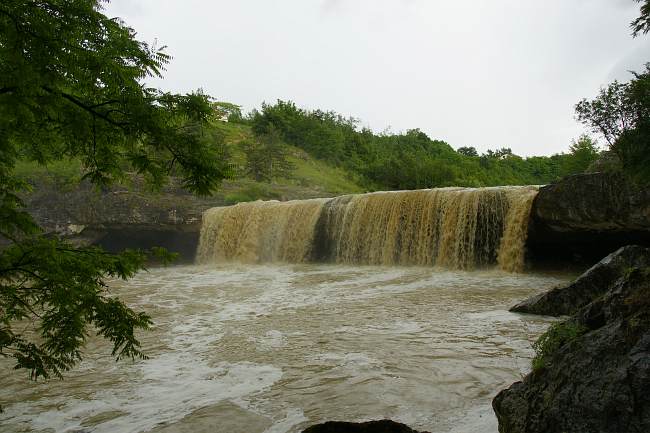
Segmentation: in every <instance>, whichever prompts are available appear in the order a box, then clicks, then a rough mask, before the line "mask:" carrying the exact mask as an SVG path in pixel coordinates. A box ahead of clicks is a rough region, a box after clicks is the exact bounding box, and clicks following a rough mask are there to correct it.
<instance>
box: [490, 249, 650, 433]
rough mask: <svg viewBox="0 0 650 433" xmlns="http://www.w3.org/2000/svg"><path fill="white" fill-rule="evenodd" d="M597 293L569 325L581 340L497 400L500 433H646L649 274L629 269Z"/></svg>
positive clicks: (649, 416)
mask: <svg viewBox="0 0 650 433" xmlns="http://www.w3.org/2000/svg"><path fill="white" fill-rule="evenodd" d="M632 251H633V250H632V249H629V248H628V249H622V250H621V251H619V256H623V255H625V254H630V253H631V252H632ZM644 251H645V252H643V251H642V250H637V252H639V253H640V254H646V256H645V258H644V259H640V261H642V260H645V259H647V251H648V250H644ZM615 260H616V257H610V258H609V261H610V262H613V261H615ZM585 278H586V277H585ZM598 292H600V291H596V292H594V295H595V298H594V299H593V300H592V301H591V302H589V303H588V304H587V305H585V306H583V307H582V308H580V309H579V310H578V311H577V312H576V313H575V314H574V315H573V316H572V317H571V318H570V319H569V321H568V323H570V324H572V326H576V327H580V329H581V332H580V333H579V334H578V336H577V337H576V338H574V339H570V340H568V341H566V342H564V343H560V345H559V348H558V349H557V350H555V351H554V352H552V353H551V354H550V355H549V356H550V357H549V358H548V359H547V360H546V361H545V362H544V364H543V365H542V366H541V367H539V368H537V369H536V370H534V371H533V372H532V373H530V374H529V375H528V376H526V377H525V378H524V380H523V381H521V382H516V383H514V384H513V385H512V386H510V388H508V389H506V390H504V391H501V392H500V393H499V394H498V395H497V396H496V397H495V399H494V400H493V402H492V405H493V408H494V411H495V413H496V415H497V418H498V420H499V432H500V433H563V432H571V433H620V432H647V431H650V392H648V390H650V268H649V267H647V265H646V266H631V267H629V268H627V270H626V271H625V272H624V273H623V275H621V276H620V277H619V278H617V279H616V280H615V281H610V282H609V283H608V284H607V288H606V290H604V291H603V292H602V293H600V295H598ZM567 311H568V310H567Z"/></svg>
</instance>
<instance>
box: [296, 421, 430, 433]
mask: <svg viewBox="0 0 650 433" xmlns="http://www.w3.org/2000/svg"><path fill="white" fill-rule="evenodd" d="M302 433H418V432H417V431H415V430H413V429H411V428H409V427H408V426H406V425H404V424H400V423H397V422H395V421H390V420H387V419H385V420H381V421H368V422H362V423H353V422H342V421H328V422H326V423H323V424H316V425H313V426H311V427H309V428H307V429H306V430H303V432H302ZM422 433H427V432H422Z"/></svg>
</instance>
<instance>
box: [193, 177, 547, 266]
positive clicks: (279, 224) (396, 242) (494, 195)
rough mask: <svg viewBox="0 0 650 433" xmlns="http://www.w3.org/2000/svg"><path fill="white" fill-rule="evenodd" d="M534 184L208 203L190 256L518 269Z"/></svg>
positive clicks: (204, 260)
mask: <svg viewBox="0 0 650 433" xmlns="http://www.w3.org/2000/svg"><path fill="white" fill-rule="evenodd" d="M536 194H537V188H536V187H494V188H439V189H431V190H417V191H395V192H377V193H369V194H358V195H347V196H342V197H336V198H333V199H316V200H296V201H289V202H275V201H271V202H262V201H258V202H253V203H240V204H238V205H235V206H229V207H218V208H212V209H210V210H208V211H206V212H205V214H204V215H203V226H202V229H201V240H200V243H199V249H198V254H197V257H198V261H199V263H210V262H222V261H240V262H245V263H256V262H290V263H301V262H310V261H324V262H335V263H347V264H373V265H429V266H443V267H447V268H452V269H472V268H475V267H481V266H488V265H491V264H498V266H499V267H500V268H501V269H503V270H506V271H520V270H521V269H522V268H523V265H524V248H525V242H526V234H527V231H528V218H529V214H530V209H531V205H532V201H533V199H534V197H535V195H536Z"/></svg>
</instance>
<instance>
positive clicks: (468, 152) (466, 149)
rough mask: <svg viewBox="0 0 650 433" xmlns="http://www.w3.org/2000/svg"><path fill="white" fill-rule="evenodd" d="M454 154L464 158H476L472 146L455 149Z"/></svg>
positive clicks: (475, 151)
mask: <svg viewBox="0 0 650 433" xmlns="http://www.w3.org/2000/svg"><path fill="white" fill-rule="evenodd" d="M456 152H458V153H460V154H461V155H465V156H478V151H477V150H476V148H475V147H474V146H469V147H459V148H458V149H456Z"/></svg>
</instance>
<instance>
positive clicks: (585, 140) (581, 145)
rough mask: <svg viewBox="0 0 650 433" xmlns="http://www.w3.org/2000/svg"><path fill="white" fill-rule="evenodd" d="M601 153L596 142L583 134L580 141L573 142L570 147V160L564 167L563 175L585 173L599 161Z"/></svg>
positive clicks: (567, 160)
mask: <svg viewBox="0 0 650 433" xmlns="http://www.w3.org/2000/svg"><path fill="white" fill-rule="evenodd" d="M599 154H600V152H599V150H598V144H597V143H596V141H595V140H593V139H592V138H591V137H589V136H588V135H586V134H583V135H581V136H580V138H578V140H573V142H572V143H571V146H569V155H570V157H569V158H566V160H565V162H564V166H563V167H562V173H563V174H572V173H583V172H584V171H585V170H587V168H589V166H590V165H591V164H592V163H593V162H594V161H596V160H597V159H598V156H599Z"/></svg>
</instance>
